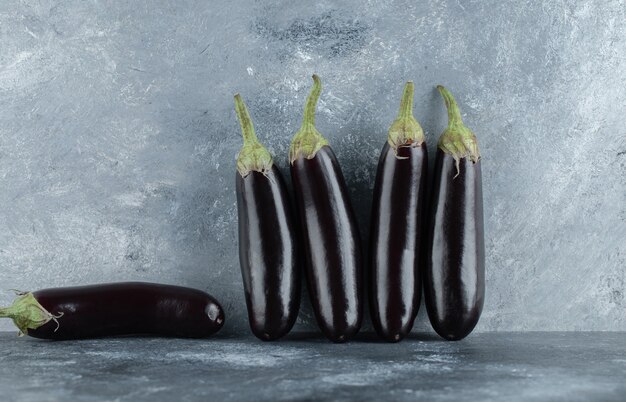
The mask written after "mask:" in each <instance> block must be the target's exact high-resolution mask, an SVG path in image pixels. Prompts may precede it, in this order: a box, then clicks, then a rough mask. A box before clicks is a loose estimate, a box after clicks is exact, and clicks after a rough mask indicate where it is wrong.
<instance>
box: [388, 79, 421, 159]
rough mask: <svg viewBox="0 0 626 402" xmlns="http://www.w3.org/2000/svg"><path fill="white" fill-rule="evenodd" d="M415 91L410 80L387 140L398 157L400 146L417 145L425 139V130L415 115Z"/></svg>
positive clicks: (406, 85) (405, 87)
mask: <svg viewBox="0 0 626 402" xmlns="http://www.w3.org/2000/svg"><path fill="white" fill-rule="evenodd" d="M414 92H415V89H414V85H413V81H408V82H407V83H406V84H405V86H404V92H403V93H402V100H401V101H400V110H399V111H398V116H397V117H396V119H395V120H394V122H393V123H392V124H391V127H389V133H388V135H387V142H388V143H389V146H390V147H391V148H392V149H393V150H394V152H395V154H396V157H398V148H400V147H407V146H414V147H417V146H420V145H421V144H422V143H423V142H424V140H425V137H424V130H423V129H422V126H420V124H419V123H418V122H417V120H415V117H414V116H413V93H414ZM398 158H399V157H398Z"/></svg>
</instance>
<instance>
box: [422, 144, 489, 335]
mask: <svg viewBox="0 0 626 402" xmlns="http://www.w3.org/2000/svg"><path fill="white" fill-rule="evenodd" d="M455 176H456V177H455ZM430 212H431V216H430V218H431V219H430V224H429V236H428V243H429V244H428V261H427V266H426V271H425V278H424V296H425V300H426V309H427V311H428V317H429V319H430V322H431V324H432V326H433V328H434V329H435V331H436V332H437V333H438V334H439V335H440V336H441V337H442V338H445V339H448V340H460V339H463V338H465V337H466V336H467V335H468V334H469V333H470V332H472V330H473V329H474V327H475V326H476V323H477V322H478V319H479V318H480V314H481V312H482V308H483V301H484V298H485V244H484V243H485V241H484V228H483V196H482V177H481V167H480V160H478V161H477V162H476V163H474V162H472V161H471V160H470V159H469V158H461V160H460V163H459V172H458V175H457V168H456V165H455V160H454V158H453V157H452V156H450V155H448V154H446V153H444V152H443V151H442V150H441V149H437V156H436V158H435V173H434V182H433V192H432V201H431V208H430Z"/></svg>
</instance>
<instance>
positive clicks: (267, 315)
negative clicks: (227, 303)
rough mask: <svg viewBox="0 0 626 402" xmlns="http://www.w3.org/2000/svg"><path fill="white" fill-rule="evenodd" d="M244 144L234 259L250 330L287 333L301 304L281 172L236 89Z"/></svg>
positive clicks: (262, 335)
mask: <svg viewBox="0 0 626 402" xmlns="http://www.w3.org/2000/svg"><path fill="white" fill-rule="evenodd" d="M235 106H236V110H237V116H238V117H239V121H240V123H241V130H242V134H243V138H244V145H243V147H242V150H241V152H240V153H239V157H238V159H237V175H236V189H237V210H238V225H239V261H240V266H241V274H242V278H243V284H244V290H245V296H246V307H247V310H248V320H249V323H250V329H251V330H252V333H253V334H254V335H255V336H256V337H257V338H259V339H261V340H264V341H272V340H276V339H279V338H281V337H283V336H284V335H286V334H287V333H289V331H290V330H291V329H292V328H293V326H294V324H295V322H296V319H297V317H298V311H299V308H300V267H299V260H298V255H299V251H298V242H297V237H296V229H295V222H294V219H293V212H292V207H291V203H290V200H289V195H288V193H287V188H286V184H285V182H284V180H283V177H282V175H281V173H280V171H279V170H278V168H277V167H276V166H275V165H274V163H273V159H272V156H271V155H270V153H269V151H268V150H267V149H266V148H265V147H263V145H261V144H260V143H259V141H258V138H257V136H256V134H255V132H254V126H253V124H252V120H251V118H250V115H249V112H248V109H247V108H246V106H245V104H244V102H243V99H241V96H239V95H235Z"/></svg>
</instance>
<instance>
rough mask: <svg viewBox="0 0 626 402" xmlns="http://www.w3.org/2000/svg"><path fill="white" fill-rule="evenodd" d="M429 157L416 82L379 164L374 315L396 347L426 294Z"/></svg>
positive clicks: (372, 247)
mask: <svg viewBox="0 0 626 402" xmlns="http://www.w3.org/2000/svg"><path fill="white" fill-rule="evenodd" d="M427 171H428V157H427V151H426V143H425V142H424V131H423V130H422V127H421V126H420V125H419V123H418V122H417V121H416V120H415V118H414V117H413V82H412V81H409V82H407V83H406V86H405V87H404V94H403V96H402V101H401V103H400V112H399V113H398V117H397V118H396V120H395V121H394V122H393V124H392V125H391V128H389V135H388V140H387V142H386V143H385V146H384V147H383V150H382V152H381V155H380V160H379V162H378V171H377V173H376V183H375V185H374V197H373V201H372V219H371V225H372V227H371V233H370V250H371V252H370V253H371V254H370V271H369V275H370V277H369V285H370V310H371V316H372V323H373V324H374V328H375V329H376V332H377V333H378V335H379V336H380V337H382V338H383V339H385V340H387V341H390V342H397V341H399V340H401V339H402V338H404V337H405V336H406V334H408V333H409V332H410V331H411V328H412V327H413V322H414V321H415V317H416V316H417V311H418V309H419V303H420V292H421V282H420V277H421V272H420V271H421V270H420V269H419V265H420V262H421V260H420V244H421V242H422V236H421V228H422V224H421V222H422V215H423V204H424V191H425V188H426V173H427Z"/></svg>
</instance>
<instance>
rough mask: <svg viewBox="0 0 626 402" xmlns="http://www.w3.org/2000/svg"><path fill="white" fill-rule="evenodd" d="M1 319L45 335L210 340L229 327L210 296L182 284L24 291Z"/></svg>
mask: <svg viewBox="0 0 626 402" xmlns="http://www.w3.org/2000/svg"><path fill="white" fill-rule="evenodd" d="M0 317H9V318H12V319H13V322H14V323H15V325H16V326H17V327H18V328H19V330H20V331H21V334H26V335H29V336H32V337H35V338H42V339H54V340H63V339H83V338H100V337H105V336H119V335H133V334H146V335H157V336H172V337H181V338H204V337H207V336H209V335H212V334H214V333H215V332H217V331H219V330H220V328H222V326H223V325H224V312H223V310H222V307H221V306H220V305H219V303H218V302H217V300H215V299H214V298H213V297H211V296H209V295H208V294H206V293H204V292H202V291H200V290H196V289H190V288H185V287H180V286H171V285H159V284H153V283H141V282H125V283H111V284H103V285H91V286H79V287H69V288H52V289H44V290H38V291H36V292H32V293H31V292H19V293H18V297H17V299H15V302H14V303H13V305H11V306H10V307H6V308H1V309H0Z"/></svg>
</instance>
